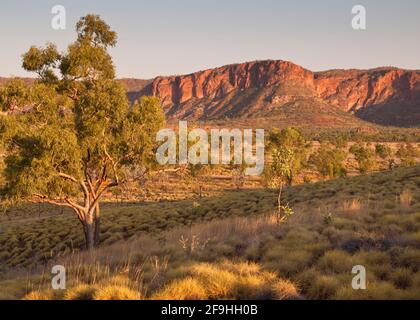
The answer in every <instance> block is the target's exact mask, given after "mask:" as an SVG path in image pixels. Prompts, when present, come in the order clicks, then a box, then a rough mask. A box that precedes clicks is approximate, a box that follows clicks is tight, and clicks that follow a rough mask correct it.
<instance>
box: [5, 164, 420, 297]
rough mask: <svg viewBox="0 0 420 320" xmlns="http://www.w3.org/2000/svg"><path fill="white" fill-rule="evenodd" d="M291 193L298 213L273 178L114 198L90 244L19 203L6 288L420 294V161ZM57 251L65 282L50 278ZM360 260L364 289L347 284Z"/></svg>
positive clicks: (18, 293) (126, 293) (131, 293)
mask: <svg viewBox="0 0 420 320" xmlns="http://www.w3.org/2000/svg"><path fill="white" fill-rule="evenodd" d="M285 198H286V202H288V203H289V205H290V206H291V207H292V208H293V210H294V212H295V214H294V215H293V216H292V217H291V218H290V219H289V220H288V221H287V222H286V223H285V224H281V225H278V224H277V222H276V219H275V218H274V216H273V213H274V211H275V208H276V192H275V191H274V190H269V189H246V190H237V191H233V190H226V191H223V190H222V191H220V194H219V195H218V196H215V197H205V198H200V199H190V200H181V201H162V202H155V203H126V204H118V205H116V204H113V203H108V204H106V205H105V206H104V209H103V230H102V234H101V239H102V240H101V241H102V242H101V246H100V248H98V249H96V250H95V251H94V252H92V253H88V252H82V251H80V250H79V249H80V248H81V247H82V245H83V234H82V232H81V231H80V233H78V232H77V230H78V229H77V228H76V224H77V223H78V222H77V219H74V217H73V216H72V215H71V213H70V212H66V211H63V212H62V211H61V209H56V208H54V207H48V206H36V205H28V206H25V207H21V208H13V210H14V212H11V213H9V214H8V216H6V215H4V216H3V217H2V220H1V228H2V230H1V233H0V246H1V248H2V250H1V253H0V261H1V268H2V270H1V271H2V273H1V278H2V281H1V282H0V297H1V298H3V299H20V298H27V299H138V298H141V299H149V298H150V299H226V298H228V299H229V298H230V299H420V290H419V288H420V167H419V166H414V167H410V168H398V169H395V170H392V171H387V172H380V173H374V174H368V175H363V176H356V177H347V178H339V179H335V180H330V181H325V182H317V183H305V184H301V185H296V186H292V187H288V188H287V190H286V192H285ZM34 213H36V214H38V213H39V217H37V215H36V214H35V215H34ZM75 231H76V232H75ZM57 263H60V264H64V265H65V266H66V267H67V279H68V280H67V281H68V282H67V288H68V289H67V290H50V289H49V288H50V282H51V274H50V270H51V265H54V264H57ZM355 265H363V266H365V267H366V270H367V290H359V291H356V290H353V289H352V287H351V279H352V277H353V276H354V275H353V274H352V273H351V270H352V267H353V266H355Z"/></svg>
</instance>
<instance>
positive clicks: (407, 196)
mask: <svg viewBox="0 0 420 320" xmlns="http://www.w3.org/2000/svg"><path fill="white" fill-rule="evenodd" d="M412 201H413V192H412V191H410V190H404V191H403V192H402V193H401V194H400V203H401V205H402V206H403V207H406V208H408V207H410V206H411V202H412Z"/></svg>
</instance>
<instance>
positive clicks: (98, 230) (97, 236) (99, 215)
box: [94, 204, 101, 247]
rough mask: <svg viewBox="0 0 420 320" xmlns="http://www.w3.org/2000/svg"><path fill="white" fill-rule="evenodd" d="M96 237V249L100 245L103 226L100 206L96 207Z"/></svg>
mask: <svg viewBox="0 0 420 320" xmlns="http://www.w3.org/2000/svg"><path fill="white" fill-rule="evenodd" d="M94 222H95V235H94V244H95V247H96V246H98V245H99V241H100V232H101V229H100V226H101V211H100V208H99V204H97V205H96V208H95V221H94Z"/></svg>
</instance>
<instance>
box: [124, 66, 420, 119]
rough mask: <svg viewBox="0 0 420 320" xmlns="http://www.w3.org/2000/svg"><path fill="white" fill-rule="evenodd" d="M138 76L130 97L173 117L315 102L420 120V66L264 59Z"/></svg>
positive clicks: (242, 114) (254, 113)
mask: <svg viewBox="0 0 420 320" xmlns="http://www.w3.org/2000/svg"><path fill="white" fill-rule="evenodd" d="M138 81H140V80H138ZM138 81H136V80H133V79H125V80H124V82H125V83H126V85H127V88H128V90H129V95H130V97H131V98H132V99H135V98H137V97H139V96H142V95H154V96H158V97H159V98H160V99H161V101H162V105H163V108H164V110H165V112H166V114H167V116H168V118H169V119H172V120H178V119H191V120H216V119H229V118H258V117H270V116H281V115H282V113H283V115H282V116H284V117H287V115H288V114H289V115H290V113H291V112H292V111H294V112H299V111H300V109H299V108H301V111H302V112H308V111H309V112H310V110H311V105H313V108H314V112H315V113H316V112H318V110H320V109H322V110H323V112H325V113H328V112H340V111H342V112H345V113H350V114H354V115H356V116H357V117H359V118H361V119H364V120H368V121H371V122H376V123H379V124H385V125H397V126H419V125H420V70H415V71H410V70H402V69H397V68H391V67H390V68H377V69H371V70H331V71H325V72H312V71H310V70H307V69H304V68H302V67H301V66H298V65H296V64H294V63H291V62H288V61H281V60H275V61H274V60H266V61H255V62H247V63H241V64H233V65H227V66H223V67H220V68H215V69H208V70H204V71H199V72H195V73H192V74H189V75H181V76H169V77H157V78H155V79H153V80H151V81H148V82H147V81H144V80H142V82H138ZM283 111H284V112H283Z"/></svg>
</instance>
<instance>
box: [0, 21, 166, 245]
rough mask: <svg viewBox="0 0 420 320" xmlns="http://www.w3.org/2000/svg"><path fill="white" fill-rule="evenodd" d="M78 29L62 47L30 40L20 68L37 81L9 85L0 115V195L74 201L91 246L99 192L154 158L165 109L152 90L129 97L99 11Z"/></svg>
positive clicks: (97, 228)
mask: <svg viewBox="0 0 420 320" xmlns="http://www.w3.org/2000/svg"><path fill="white" fill-rule="evenodd" d="M76 32H77V39H76V40H75V42H74V43H72V44H70V45H69V46H68V48H67V50H66V51H65V52H59V51H58V50H57V48H56V46H55V45H54V44H47V46H46V47H44V48H40V47H31V48H30V49H29V51H28V52H26V53H25V54H24V55H23V68H24V69H25V70H27V71H32V72H35V73H36V74H37V75H38V80H37V82H36V83H35V84H33V85H32V86H30V87H26V88H25V89H22V86H20V85H19V86H17V88H18V89H19V90H10V88H9V94H6V95H7V97H3V100H4V101H8V102H9V103H3V104H2V109H3V115H1V116H0V117H1V118H0V121H1V122H0V134H1V138H2V141H3V143H4V145H5V147H6V149H7V156H6V158H5V160H4V163H5V169H4V177H5V181H6V182H5V187H4V190H3V195H4V196H6V197H7V198H8V199H10V200H15V201H23V200H28V201H32V202H41V203H49V204H54V205H58V206H65V207H69V208H71V209H73V211H74V213H75V214H76V216H77V218H78V219H79V220H80V222H81V224H82V226H83V231H84V234H85V239H86V248H87V249H92V248H93V247H94V246H95V245H97V244H98V243H99V232H100V201H101V199H103V196H104V195H105V194H106V193H107V191H108V190H109V189H111V188H113V187H117V186H121V185H122V184H124V183H125V182H127V181H129V180H134V179H137V178H140V177H142V176H143V175H145V174H146V172H147V171H148V170H150V168H152V167H153V166H154V165H155V162H154V148H155V144H154V137H155V136H156V132H157V131H158V130H159V129H160V128H161V127H162V126H163V124H164V115H163V113H162V111H161V107H160V104H159V101H158V100H157V98H154V97H143V98H142V99H141V100H140V101H138V102H136V103H134V104H133V105H130V104H129V101H128V100H127V95H126V91H125V89H124V87H123V86H122V84H121V83H119V82H118V81H116V79H115V67H114V64H113V61H112V58H111V56H110V54H109V53H108V49H109V48H110V47H113V46H115V45H116V43H117V34H116V33H115V32H114V31H112V30H111V29H110V27H109V26H108V25H107V24H106V23H105V22H104V21H103V20H102V19H101V18H100V17H99V16H97V15H87V16H85V17H83V18H81V19H80V21H79V22H78V23H77V25H76ZM13 85H14V86H15V87H16V84H13ZM6 87H7V86H6ZM14 95H15V96H14ZM16 95H18V96H16ZM0 96H1V94H0ZM18 98H19V99H18ZM0 102H1V101H0ZM10 106H13V109H11V107H10Z"/></svg>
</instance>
